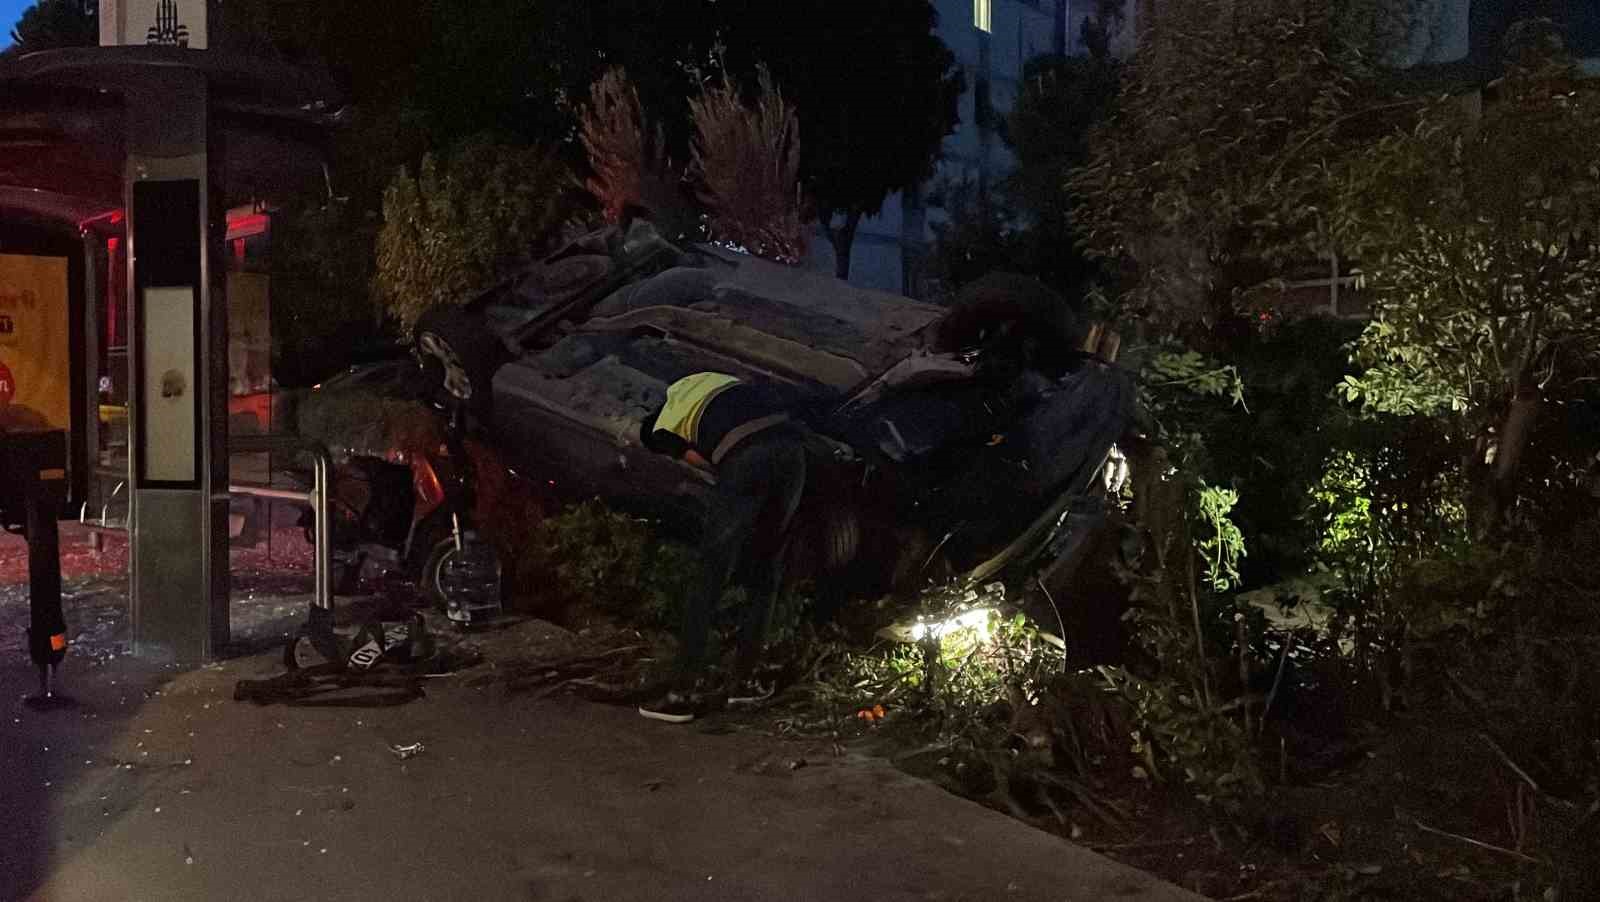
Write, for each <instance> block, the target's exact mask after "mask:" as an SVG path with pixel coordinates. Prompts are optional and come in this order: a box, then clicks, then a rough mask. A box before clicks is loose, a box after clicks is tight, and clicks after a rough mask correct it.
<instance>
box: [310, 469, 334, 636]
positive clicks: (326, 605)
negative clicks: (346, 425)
mask: <svg viewBox="0 0 1600 902" xmlns="http://www.w3.org/2000/svg"><path fill="white" fill-rule="evenodd" d="M312 456H313V457H314V459H315V463H314V465H313V472H314V474H315V477H316V485H315V486H314V487H313V492H314V494H315V496H316V497H315V499H314V500H313V501H312V504H313V505H315V507H314V508H313V516H314V517H315V518H316V524H317V547H316V580H317V587H316V596H315V603H316V605H317V607H319V608H322V609H323V610H326V611H331V610H333V567H332V558H333V553H332V552H333V536H332V519H333V518H332V517H330V516H329V515H328V452H327V451H325V450H323V449H321V448H318V449H316V450H314V451H313V452H312Z"/></svg>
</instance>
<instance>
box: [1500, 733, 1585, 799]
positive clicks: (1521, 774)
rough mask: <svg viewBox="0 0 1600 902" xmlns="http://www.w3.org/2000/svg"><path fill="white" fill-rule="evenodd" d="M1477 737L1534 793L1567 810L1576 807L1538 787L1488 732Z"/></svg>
mask: <svg viewBox="0 0 1600 902" xmlns="http://www.w3.org/2000/svg"><path fill="white" fill-rule="evenodd" d="M1478 738H1479V739H1482V740H1483V741H1484V744H1485V745H1487V746H1489V749H1490V750H1491V751H1493V752H1494V753H1495V754H1496V755H1497V756H1499V758H1500V760H1501V761H1504V762H1505V763H1506V767H1509V768H1511V770H1512V771H1514V772H1515V773H1516V775H1517V776H1519V777H1521V778H1522V781H1523V782H1524V783H1527V784H1528V788H1529V789H1532V790H1533V791H1534V792H1535V793H1537V794H1538V795H1539V796H1541V797H1542V798H1543V799H1544V800H1545V801H1547V802H1549V803H1550V804H1552V805H1557V806H1559V807H1562V808H1566V809H1567V810H1569V811H1571V810H1574V809H1576V808H1577V807H1578V806H1577V805H1575V804H1573V803H1572V802H1569V801H1567V800H1566V799H1558V798H1556V797H1555V796H1553V795H1550V794H1549V793H1547V792H1545V791H1544V790H1542V789H1540V788H1539V784H1538V783H1535V782H1534V781H1533V778H1532V777H1530V776H1528V772H1527V771H1525V770H1523V769H1522V768H1520V767H1518V766H1517V762H1515V761H1512V760H1511V756H1510V755H1507V754H1506V752H1505V749H1502V748H1501V747H1500V744H1499V743H1498V742H1495V741H1494V737H1492V736H1490V735H1489V734H1488V733H1481V732H1480V733H1479V734H1478Z"/></svg>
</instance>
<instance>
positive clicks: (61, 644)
mask: <svg viewBox="0 0 1600 902" xmlns="http://www.w3.org/2000/svg"><path fill="white" fill-rule="evenodd" d="M50 650H51V651H66V650H67V634H66V633H56V634H55V635H54V636H51V637H50Z"/></svg>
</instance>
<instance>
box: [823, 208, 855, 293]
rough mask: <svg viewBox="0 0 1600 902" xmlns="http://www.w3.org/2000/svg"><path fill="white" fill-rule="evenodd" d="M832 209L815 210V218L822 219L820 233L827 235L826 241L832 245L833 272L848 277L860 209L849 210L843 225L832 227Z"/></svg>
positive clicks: (843, 277) (842, 277)
mask: <svg viewBox="0 0 1600 902" xmlns="http://www.w3.org/2000/svg"><path fill="white" fill-rule="evenodd" d="M833 216H834V210H833V208H832V207H824V208H822V209H820V210H818V211H817V218H818V219H819V220H821V221H822V234H823V235H825V236H827V239H828V243H829V244H830V245H832V246H833V261H834V262H833V274H834V275H836V276H838V277H839V278H841V279H849V278H850V248H851V246H852V245H854V244H855V240H856V227H857V226H859V225H861V211H860V210H851V211H849V212H847V213H845V214H844V225H842V226H840V227H839V228H837V229H836V228H834V227H833Z"/></svg>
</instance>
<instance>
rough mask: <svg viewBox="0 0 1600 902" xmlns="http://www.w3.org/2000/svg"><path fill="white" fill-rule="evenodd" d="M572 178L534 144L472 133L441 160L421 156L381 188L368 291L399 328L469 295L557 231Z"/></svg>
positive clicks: (563, 219)
mask: <svg viewBox="0 0 1600 902" xmlns="http://www.w3.org/2000/svg"><path fill="white" fill-rule="evenodd" d="M577 187H578V184H577V181H576V180H575V179H574V178H573V177H572V175H571V172H570V171H569V170H568V169H567V167H566V166H565V165H564V164H563V163H562V162H561V161H560V160H559V159H558V158H557V157H556V156H555V155H554V154H552V153H551V152H549V151H547V150H544V149H541V148H522V147H508V146H504V145H497V144H493V143H489V142H486V141H475V142H469V143H468V144H467V145H465V146H464V147H463V148H462V149H461V150H459V151H457V152H456V153H455V154H453V155H452V156H450V157H448V158H446V159H445V160H444V162H442V163H441V162H440V161H439V160H437V159H436V158H435V157H434V156H433V155H432V154H429V155H427V156H425V157H424V158H423V161H422V166H421V168H420V171H419V173H418V175H417V176H415V177H413V176H412V175H411V173H410V172H409V171H405V170H402V171H401V173H400V174H399V175H398V176H396V177H395V179H394V181H393V182H392V183H391V184H390V186H389V189H388V191H386V192H385V193H384V198H383V228H382V230H381V231H380V232H379V233H378V239H377V273H376V277H375V279H374V288H375V289H376V292H377V296H378V299H379V300H380V302H382V304H383V305H384V308H385V310H386V311H387V312H388V314H389V315H390V316H391V317H393V318H394V320H395V321H396V322H397V323H398V324H399V326H400V327H401V329H402V330H403V331H405V332H409V331H410V330H411V327H412V326H413V325H415V323H416V321H417V318H418V317H420V316H421V315H422V314H423V313H425V312H427V311H428V310H429V309H430V308H432V307H434V306H437V305H440V304H461V303H465V302H467V301H469V300H471V299H472V297H473V295H474V293H475V292H479V291H482V290H484V289H486V288H489V287H490V286H492V285H493V284H494V282H495V281H496V280H497V279H499V278H501V277H503V276H504V275H505V274H506V273H507V272H508V271H509V270H510V269H511V268H512V267H514V266H515V265H516V264H517V263H518V262H521V261H523V260H525V259H527V258H528V257H529V256H530V255H531V254H532V253H534V252H535V251H536V250H537V249H538V248H539V247H540V246H541V245H543V244H546V243H548V242H549V241H550V240H552V239H553V238H554V237H556V236H557V235H558V234H559V233H560V231H561V229H562V227H563V226H564V225H565V224H566V223H567V221H568V219H569V217H570V216H571V212H572V209H573V208H572V206H571V204H570V202H569V197H570V193H571V191H572V190H573V189H576V188H577Z"/></svg>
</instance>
